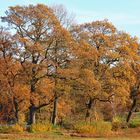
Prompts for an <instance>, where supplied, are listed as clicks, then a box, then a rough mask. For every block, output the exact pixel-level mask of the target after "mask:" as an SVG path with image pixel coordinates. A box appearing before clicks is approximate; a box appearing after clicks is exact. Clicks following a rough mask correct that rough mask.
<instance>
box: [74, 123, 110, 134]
mask: <svg viewBox="0 0 140 140" xmlns="http://www.w3.org/2000/svg"><path fill="white" fill-rule="evenodd" d="M74 128H75V130H76V131H77V132H79V133H90V134H96V135H108V134H110V133H111V129H112V126H111V123H109V122H104V121H97V122H93V123H78V124H76V125H75V127H74Z"/></svg>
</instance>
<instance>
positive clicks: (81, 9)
mask: <svg viewBox="0 0 140 140" xmlns="http://www.w3.org/2000/svg"><path fill="white" fill-rule="evenodd" d="M37 3H44V4H47V5H54V4H63V5H64V6H65V7H66V8H67V10H68V11H69V12H70V13H71V12H72V13H74V14H75V15H76V21H77V22H78V23H84V22H90V21H93V20H103V19H109V21H111V22H112V23H113V24H114V25H115V26H116V27H117V28H118V29H119V30H124V31H126V32H128V33H130V34H131V35H133V36H135V35H136V36H138V37H139V38H140V28H139V27H140V0H4V1H3V2H1V8H0V15H1V16H2V15H4V11H5V10H7V9H8V7H9V6H13V5H27V4H37Z"/></svg>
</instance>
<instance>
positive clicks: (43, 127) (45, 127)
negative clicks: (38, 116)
mask: <svg viewBox="0 0 140 140" xmlns="http://www.w3.org/2000/svg"><path fill="white" fill-rule="evenodd" d="M51 130H52V125H51V124H50V123H37V124H32V125H31V126H30V129H29V131H30V132H33V133H34V132H47V131H51Z"/></svg>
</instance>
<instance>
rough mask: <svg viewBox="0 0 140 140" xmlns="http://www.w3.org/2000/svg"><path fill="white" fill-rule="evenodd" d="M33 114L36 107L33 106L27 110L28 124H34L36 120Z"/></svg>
mask: <svg viewBox="0 0 140 140" xmlns="http://www.w3.org/2000/svg"><path fill="white" fill-rule="evenodd" d="M35 113H36V107H35V106H34V105H32V106H30V108H29V120H28V124H29V125H31V124H35V122H36V118H35Z"/></svg>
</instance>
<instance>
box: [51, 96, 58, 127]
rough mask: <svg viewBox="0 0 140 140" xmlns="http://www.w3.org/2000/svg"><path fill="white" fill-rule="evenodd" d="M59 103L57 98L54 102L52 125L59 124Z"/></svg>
mask: <svg viewBox="0 0 140 140" xmlns="http://www.w3.org/2000/svg"><path fill="white" fill-rule="evenodd" d="M57 103H58V97H55V99H54V102H53V112H52V124H54V125H55V124H56V122H57V120H56V119H57Z"/></svg>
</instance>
